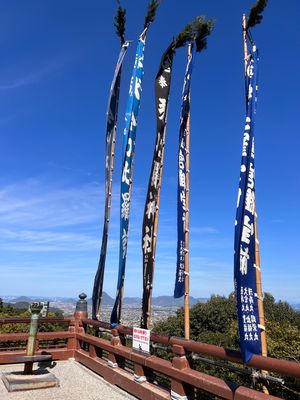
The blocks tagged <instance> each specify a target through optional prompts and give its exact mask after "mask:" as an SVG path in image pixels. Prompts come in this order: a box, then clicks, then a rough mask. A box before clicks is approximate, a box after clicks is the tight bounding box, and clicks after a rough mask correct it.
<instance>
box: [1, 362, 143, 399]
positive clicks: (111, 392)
mask: <svg viewBox="0 0 300 400" xmlns="http://www.w3.org/2000/svg"><path fill="white" fill-rule="evenodd" d="M36 368H37V366H36V365H34V370H35V369H36ZM22 369H23V366H22V365H20V364H19V365H1V366H0V374H1V375H2V372H13V371H21V370H22ZM47 369H48V370H49V371H50V372H52V373H53V374H54V375H55V376H56V377H57V378H58V379H59V381H60V387H56V388H49V389H36V390H26V391H22V392H11V393H8V392H7V390H6V388H5V386H4V384H3V382H2V379H0V400H102V399H103V400H106V399H109V400H121V399H128V400H136V398H135V397H133V396H131V395H129V394H128V393H126V392H124V391H123V390H121V389H119V388H118V387H116V386H114V385H110V384H109V383H107V382H106V381H105V380H104V379H103V378H101V377H100V376H98V375H97V374H95V373H94V372H92V371H90V370H89V369H87V368H85V367H84V366H82V365H81V364H79V363H77V362H76V361H73V360H69V361H58V362H56V363H55V366H53V367H50V368H49V367H48V368H47Z"/></svg>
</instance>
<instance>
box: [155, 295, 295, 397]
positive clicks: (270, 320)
mask: <svg viewBox="0 0 300 400" xmlns="http://www.w3.org/2000/svg"><path fill="white" fill-rule="evenodd" d="M264 311H265V322H266V331H267V347H268V355H269V356H270V357H275V358H281V359H287V360H292V361H296V362H300V312H299V311H295V310H294V309H293V308H292V307H291V306H290V305H289V304H288V303H286V302H282V301H279V302H276V301H275V299H274V297H273V296H272V295H271V294H269V293H266V294H265V297H264ZM154 331H155V332H156V333H160V334H163V335H168V336H180V337H184V313H183V309H182V308H181V309H179V310H178V311H177V314H176V316H175V317H170V318H168V319H167V320H165V321H160V322H158V323H157V324H156V325H155V327H154ZM190 337H191V339H193V340H196V341H200V342H203V343H210V344H215V345H217V346H222V347H227V348H231V349H236V350H240V346H239V335H238V325H237V312H236V301H235V295H234V294H233V293H232V294H230V295H229V296H228V297H224V296H214V295H213V296H211V298H210V299H209V300H208V301H207V303H198V304H196V305H195V306H193V307H192V308H191V310H190ZM159 356H161V357H166V358H168V359H171V358H172V353H171V352H169V353H168V354H166V353H165V354H163V352H160V353H159ZM194 367H195V368H196V369H197V370H199V371H202V372H205V373H208V374H211V375H215V376H217V377H220V378H222V379H225V380H230V381H233V382H235V383H238V384H243V385H246V386H249V385H251V381H250V379H249V377H247V376H242V375H237V374H236V373H234V372H231V371H228V370H226V369H225V368H220V367H217V366H214V365H207V364H204V363H200V362H196V363H195V365H194ZM282 378H283V379H284V380H285V382H286V383H285V387H281V386H280V385H278V384H275V383H270V394H272V395H277V396H281V397H283V398H285V399H290V400H296V399H298V398H299V392H300V382H299V381H297V380H295V379H293V378H289V377H282ZM201 398H202V397H201ZM203 398H204V397H203ZM208 398H209V397H208ZM211 398H213V397H211Z"/></svg>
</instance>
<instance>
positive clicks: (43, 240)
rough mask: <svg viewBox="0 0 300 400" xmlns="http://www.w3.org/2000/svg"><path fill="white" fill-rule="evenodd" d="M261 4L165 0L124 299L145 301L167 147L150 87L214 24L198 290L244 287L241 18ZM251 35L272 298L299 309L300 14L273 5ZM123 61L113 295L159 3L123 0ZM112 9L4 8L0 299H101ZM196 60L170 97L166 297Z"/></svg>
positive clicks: (261, 208)
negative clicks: (238, 224)
mask: <svg viewBox="0 0 300 400" xmlns="http://www.w3.org/2000/svg"><path fill="white" fill-rule="evenodd" d="M252 3H253V1H248V0H247V1H239V2H237V1H233V0H231V1H230V0H229V1H226V2H224V1H220V0H215V1H208V0H203V1H198V0H186V1H184V2H181V1H176V2H174V1H173V2H172V1H171V0H165V1H164V2H163V3H162V5H161V7H160V9H159V10H158V13H157V18H156V21H155V23H154V24H153V25H152V26H151V27H150V30H149V33H148V37H147V44H146V51H145V75H144V85H143V95H142V101H141V110H140V116H139V123H138V129H137V143H136V155H135V170H134V183H133V197H132V213H131V221H130V232H129V244H128V246H129V247H128V260H127V270H126V283H125V295H126V296H140V295H141V291H142V256H141V227H142V212H143V208H144V202H145V197H146V189H147V183H148V176H149V170H150V166H151V162H152V153H153V145H154V140H155V109H154V89H153V81H154V77H155V74H156V70H157V68H158V64H159V60H160V57H161V54H162V52H163V51H164V50H165V48H166V47H167V45H168V44H169V42H170V40H171V38H172V36H173V35H174V34H176V33H178V32H179V31H180V30H181V29H182V28H183V26H184V25H185V24H186V23H187V22H189V21H190V20H191V19H193V18H194V16H196V15H205V16H206V17H207V18H211V17H212V18H215V19H216V26H215V30H214V32H213V34H212V35H211V37H210V38H209V40H208V49H207V51H205V52H203V53H202V54H200V55H197V59H196V63H195V68H194V72H193V78H192V88H191V91H192V92H191V101H192V106H191V107H192V108H191V146H192V147H191V207H190V211H191V223H190V242H191V243H190V269H191V294H192V295H193V296H195V297H207V296H209V295H210V294H212V293H216V294H228V293H229V292H230V291H232V290H233V232H234V219H235V206H236V199H237V188H238V179H239V167H240V158H241V144H242V134H243V125H244V117H245V115H244V108H245V106H244V86H243V59H242V57H243V54H242V41H241V15H242V12H243V11H246V12H247V11H248V10H249V9H250V6H251V4H252ZM269 3H270V4H269V6H268V8H267V10H266V11H265V13H264V21H263V23H262V24H261V25H260V26H257V27H256V28H255V29H254V30H253V37H254V39H255V41H256V43H257V46H258V48H259V49H260V56H261V57H260V58H261V62H260V91H259V99H258V113H257V120H256V178H257V180H256V190H257V207H258V214H259V237H260V245H261V266H262V278H263V289H264V290H265V291H269V292H272V293H273V294H274V296H275V297H276V298H277V299H286V300H289V301H299V300H300V289H299V281H300V272H299V271H300V265H299V256H298V253H299V222H300V218H299V195H300V190H299V177H298V170H299V166H298V162H299V154H298V153H299V146H300V140H299V134H298V131H299V129H298V121H297V115H298V113H299V111H298V107H299V101H298V90H299V70H300V66H299V54H298V52H297V48H299V31H298V30H297V24H298V20H299V11H300V4H299V1H298V0H291V1H290V2H289V6H288V7H282V3H281V2H277V1H270V2H269ZM122 4H123V6H125V7H126V8H127V24H126V27H127V30H126V38H128V39H134V40H135V43H134V44H132V45H131V47H130V49H129V50H128V53H127V55H126V59H125V64H124V69H123V80H122V87H121V100H120V110H119V130H118V137H117V152H116V162H115V174H114V194H113V207H112V219H111V225H110V240H109V249H108V255H107V267H106V274H105V283H104V290H105V291H107V292H108V293H109V294H110V295H114V294H115V290H116V280H117V268H118V259H117V254H118V240H119V239H118V235H119V187H120V168H121V166H120V152H121V147H122V143H121V139H122V138H121V136H122V135H121V132H122V130H123V127H124V111H125V105H126V100H127V94H128V86H129V79H130V74H131V70H132V66H133V61H134V53H135V47H136V40H137V37H138V35H139V33H140V32H141V29H142V26H143V20H144V14H145V11H146V6H147V1H145V0H143V1H137V0H131V1H129V0H127V1H125V0H124V1H123V3H122ZM114 14H115V2H113V1H101V2H99V1H96V0H88V1H79V0H72V1H71V0H63V1H58V0H51V1H50V0H44V1H43V2H41V1H38V0H34V1H33V0H27V1H26V2H23V1H21V0H18V1H16V0H10V1H4V2H2V3H1V5H0V49H1V64H0V137H1V139H0V140H1V142H0V149H1V150H0V170H1V174H0V271H1V279H0V295H10V294H11V295H21V294H27V295H44V296H72V297H75V296H77V294H78V293H80V292H82V291H85V292H86V293H87V294H88V295H91V292H92V285H93V280H94V274H95V271H96V267H97V263H98V257H99V249H100V244H101V232H102V218H103V207H104V198H103V188H104V144H105V140H104V137H105V111H106V102H107V96H108V91H109V87H110V83H111V79H112V75H113V70H114V65H115V62H116V59H117V55H118V51H119V41H118V38H117V37H116V35H115V34H114V27H113V23H112V19H113V16H114ZM185 61H186V51H185V50H184V49H181V50H179V51H178V52H177V54H176V57H175V61H174V69H173V80H172V88H171V98H170V107H169V118H168V127H167V140H166V151H165V166H164V176H163V187H162V198H161V208H160V221H159V236H158V245H157V257H156V270H155V281H154V293H153V294H154V295H162V294H168V295H171V294H172V293H173V286H174V280H175V257H176V179H177V178H176V176H177V175H176V157H177V141H178V125H179V110H180V95H181V89H182V79H183V74H184V68H185Z"/></svg>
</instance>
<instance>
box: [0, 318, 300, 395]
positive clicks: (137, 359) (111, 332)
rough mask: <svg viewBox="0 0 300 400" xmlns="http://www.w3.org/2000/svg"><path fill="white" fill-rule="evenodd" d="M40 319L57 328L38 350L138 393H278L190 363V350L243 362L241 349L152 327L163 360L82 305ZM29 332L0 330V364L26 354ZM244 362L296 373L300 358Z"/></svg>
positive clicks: (42, 337) (0, 321) (128, 331)
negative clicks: (68, 314)
mask: <svg viewBox="0 0 300 400" xmlns="http://www.w3.org/2000/svg"><path fill="white" fill-rule="evenodd" d="M29 321H30V320H29V318H0V328H1V326H3V325H8V324H11V325H12V326H15V327H16V330H17V329H18V324H24V323H25V324H29ZM39 324H40V325H41V326H42V327H43V328H42V330H46V327H47V326H50V327H51V328H52V329H53V326H54V324H56V325H55V328H58V327H61V330H59V331H52V332H49V331H45V332H41V331H40V332H39V333H38V335H37V345H36V354H41V353H44V354H45V353H48V354H51V355H52V359H53V360H67V359H69V358H75V360H76V361H78V362H80V363H81V364H83V365H85V366H86V367H87V368H89V369H91V370H92V371H94V372H95V373H97V374H99V375H101V376H102V377H103V378H104V379H106V380H107V381H108V382H110V383H111V384H115V385H118V386H120V387H121V388H122V389H124V390H126V391H127V392H129V393H131V394H133V395H134V396H136V397H138V398H140V399H145V400H147V399H152V400H153V399H158V400H160V399H161V400H162V399H170V398H172V399H187V398H191V399H198V398H209V397H205V396H204V392H205V393H207V394H210V396H217V397H220V398H225V399H237V400H238V399H240V400H241V399H278V397H274V396H270V395H267V394H264V393H262V392H259V391H256V390H253V389H250V388H247V387H244V386H238V385H236V384H234V383H230V382H227V381H224V380H222V379H220V378H217V377H214V376H210V375H208V374H205V373H202V372H199V371H197V370H195V369H193V362H192V359H191V355H201V356H209V357H210V358H213V359H221V360H225V361H227V362H231V363H234V365H236V364H242V363H243V362H242V357H241V354H240V353H239V352H237V351H235V350H229V349H225V348H222V347H218V346H215V345H210V344H204V343H199V342H195V341H193V340H184V339H182V338H177V337H173V336H171V337H167V336H161V335H157V334H154V333H152V334H151V342H152V345H153V346H161V347H164V348H166V347H167V348H168V349H169V352H170V354H171V355H170V360H166V359H162V358H160V357H158V356H156V355H153V354H152V355H146V354H141V353H137V352H134V351H133V350H132V348H131V347H128V346H127V345H126V338H127V340H128V338H129V341H130V337H131V336H132V328H128V327H124V326H122V325H119V326H117V327H115V328H112V327H111V326H110V324H107V323H104V322H99V321H94V320H91V319H88V318H87V313H86V312H84V311H79V312H75V315H74V318H43V319H41V320H40V321H39ZM99 329H100V330H101V331H102V332H104V337H98V336H99V335H100V334H99ZM101 335H102V336H103V333H102V334H101ZM27 338H28V334H27V333H2V334H0V364H11V363H13V362H16V361H14V360H13V357H15V356H16V355H24V354H25V346H26V340H27ZM247 365H248V367H252V368H255V369H257V370H266V371H268V372H269V373H271V372H274V373H278V374H281V375H284V376H290V377H294V378H298V379H299V378H300V364H298V363H296V362H292V361H286V360H278V359H274V358H271V357H262V356H258V355H256V356H253V357H252V359H251V361H250V362H249V363H248V364H247ZM198 396H199V397H198ZM210 398H214V397H210Z"/></svg>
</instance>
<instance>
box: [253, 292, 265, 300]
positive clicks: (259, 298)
mask: <svg viewBox="0 0 300 400" xmlns="http://www.w3.org/2000/svg"><path fill="white" fill-rule="evenodd" d="M254 297H257V298H258V300H260V301H263V299H264V298H263V296H260V295H259V294H258V293H254Z"/></svg>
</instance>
